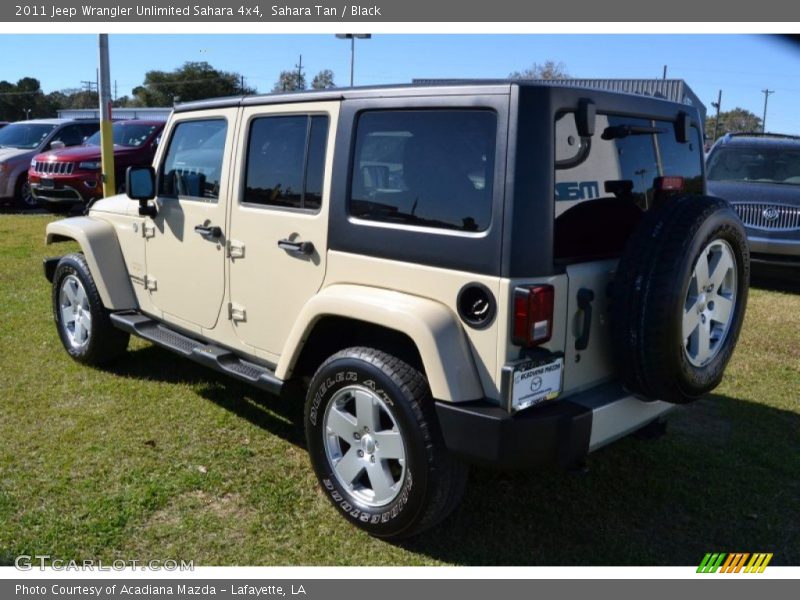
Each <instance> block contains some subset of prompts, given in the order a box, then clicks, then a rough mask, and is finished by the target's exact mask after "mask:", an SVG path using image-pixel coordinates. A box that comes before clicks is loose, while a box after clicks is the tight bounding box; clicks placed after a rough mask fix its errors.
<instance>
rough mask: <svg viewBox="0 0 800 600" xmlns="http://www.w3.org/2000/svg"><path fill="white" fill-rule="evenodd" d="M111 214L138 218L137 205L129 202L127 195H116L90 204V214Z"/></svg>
mask: <svg viewBox="0 0 800 600" xmlns="http://www.w3.org/2000/svg"><path fill="white" fill-rule="evenodd" d="M94 212H97V213H111V214H116V215H129V216H137V217H138V216H139V203H138V202H136V201H135V200H131V199H130V198H129V197H128V196H127V194H117V195H116V196H109V197H108V198H102V199H100V200H98V201H97V202H95V203H94V204H92V208H91V211H90V213H94Z"/></svg>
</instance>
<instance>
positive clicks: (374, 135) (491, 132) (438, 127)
mask: <svg viewBox="0 0 800 600" xmlns="http://www.w3.org/2000/svg"><path fill="white" fill-rule="evenodd" d="M496 129H497V117H496V115H495V113H494V112H492V111H488V110H417V111H415V110H408V111H380V112H378V111H374V112H365V113H363V114H362V115H361V116H360V117H359V119H358V125H357V130H356V146H355V158H354V161H353V171H352V173H351V180H350V214H351V215H352V216H354V217H357V218H360V219H369V220H373V221H382V222H386V223H397V224H402V225H416V226H423V227H434V228H442V229H455V230H460V231H470V232H475V231H484V230H485V229H486V228H487V227H488V226H489V221H490V219H491V212H492V191H493V181H492V179H493V174H494V156H495V137H496Z"/></svg>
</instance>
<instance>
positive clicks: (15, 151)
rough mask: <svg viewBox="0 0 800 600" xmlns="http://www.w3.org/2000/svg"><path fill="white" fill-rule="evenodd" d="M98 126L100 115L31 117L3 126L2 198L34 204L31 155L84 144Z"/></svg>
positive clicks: (0, 143) (26, 205)
mask: <svg viewBox="0 0 800 600" xmlns="http://www.w3.org/2000/svg"><path fill="white" fill-rule="evenodd" d="M99 129H100V122H99V121H98V120H97V119H79V120H78V119H32V120H30V121H18V122H17V123H11V124H9V125H7V126H6V127H3V128H2V129H0V202H2V203H4V204H14V206H16V207H17V208H21V209H29V208H35V207H36V205H37V203H36V199H35V198H34V197H33V196H32V195H31V189H30V184H29V183H28V167H29V166H30V162H31V159H32V158H33V157H34V156H36V155H37V154H39V153H41V152H43V151H45V150H48V149H56V148H65V147H67V146H77V145H79V144H82V143H83V142H84V140H86V138H88V137H89V136H91V135H93V134H95V133H97V131H98V130H99Z"/></svg>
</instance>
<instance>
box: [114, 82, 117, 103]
mask: <svg viewBox="0 0 800 600" xmlns="http://www.w3.org/2000/svg"><path fill="white" fill-rule="evenodd" d="M116 101H117V80H116V79H115V80H114V102H116Z"/></svg>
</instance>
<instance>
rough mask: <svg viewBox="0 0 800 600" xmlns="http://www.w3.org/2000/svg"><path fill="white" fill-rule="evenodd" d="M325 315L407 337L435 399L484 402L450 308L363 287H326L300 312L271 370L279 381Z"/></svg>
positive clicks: (289, 369)
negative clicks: (364, 322) (419, 357)
mask: <svg viewBox="0 0 800 600" xmlns="http://www.w3.org/2000/svg"><path fill="white" fill-rule="evenodd" d="M328 315H334V316H343V317H351V318H357V319H359V320H363V321H366V322H369V323H375V324H377V325H381V326H383V327H388V328H389V329H395V330H398V331H402V332H403V333H405V334H407V335H408V336H409V337H410V338H411V339H412V340H414V342H415V344H416V345H417V349H418V350H419V353H420V356H421V358H422V362H423V364H424V366H425V373H426V375H427V377H428V383H429V385H430V388H431V393H432V394H433V396H434V398H437V399H439V400H448V401H466V400H477V399H480V398H482V397H483V389H482V387H481V383H480V380H479V379H478V377H477V375H476V373H475V368H474V362H473V360H472V356H471V353H470V348H469V345H468V342H467V339H466V337H465V336H464V332H463V329H462V328H461V326H460V325H459V324H458V322H457V321H456V319H455V318H454V317H455V315H454V314H453V312H452V311H451V310H450V309H449V308H447V307H446V306H445V305H443V304H441V303H439V302H436V301H434V300H430V299H427V298H421V297H418V296H411V295H409V294H403V293H400V292H396V291H392V290H389V289H380V288H372V287H367V286H361V285H348V284H337V285H332V286H329V287H326V288H324V289H323V290H322V291H321V292H320V293H318V294H317V295H316V296H314V297H313V298H312V299H311V300H310V301H309V302H308V303H307V304H306V305H305V306H304V307H303V310H302V311H301V312H300V315H299V317H298V319H297V320H296V321H295V323H294V326H293V328H292V331H291V333H290V335H289V339H288V340H287V343H286V349H287V350H286V352H285V353H284V355H283V356H282V357H281V360H280V362H279V363H278V368H277V369H276V371H275V374H276V375H277V376H278V377H280V378H281V379H286V378H287V377H289V376H290V375H291V369H292V366H293V365H294V363H295V361H296V360H297V357H298V356H299V353H300V350H301V348H302V345H303V342H304V341H305V340H306V339H308V336H309V335H310V333H311V331H312V330H313V327H314V325H315V323H316V322H317V321H318V320H319V319H320V318H322V317H325V316H328Z"/></svg>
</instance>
